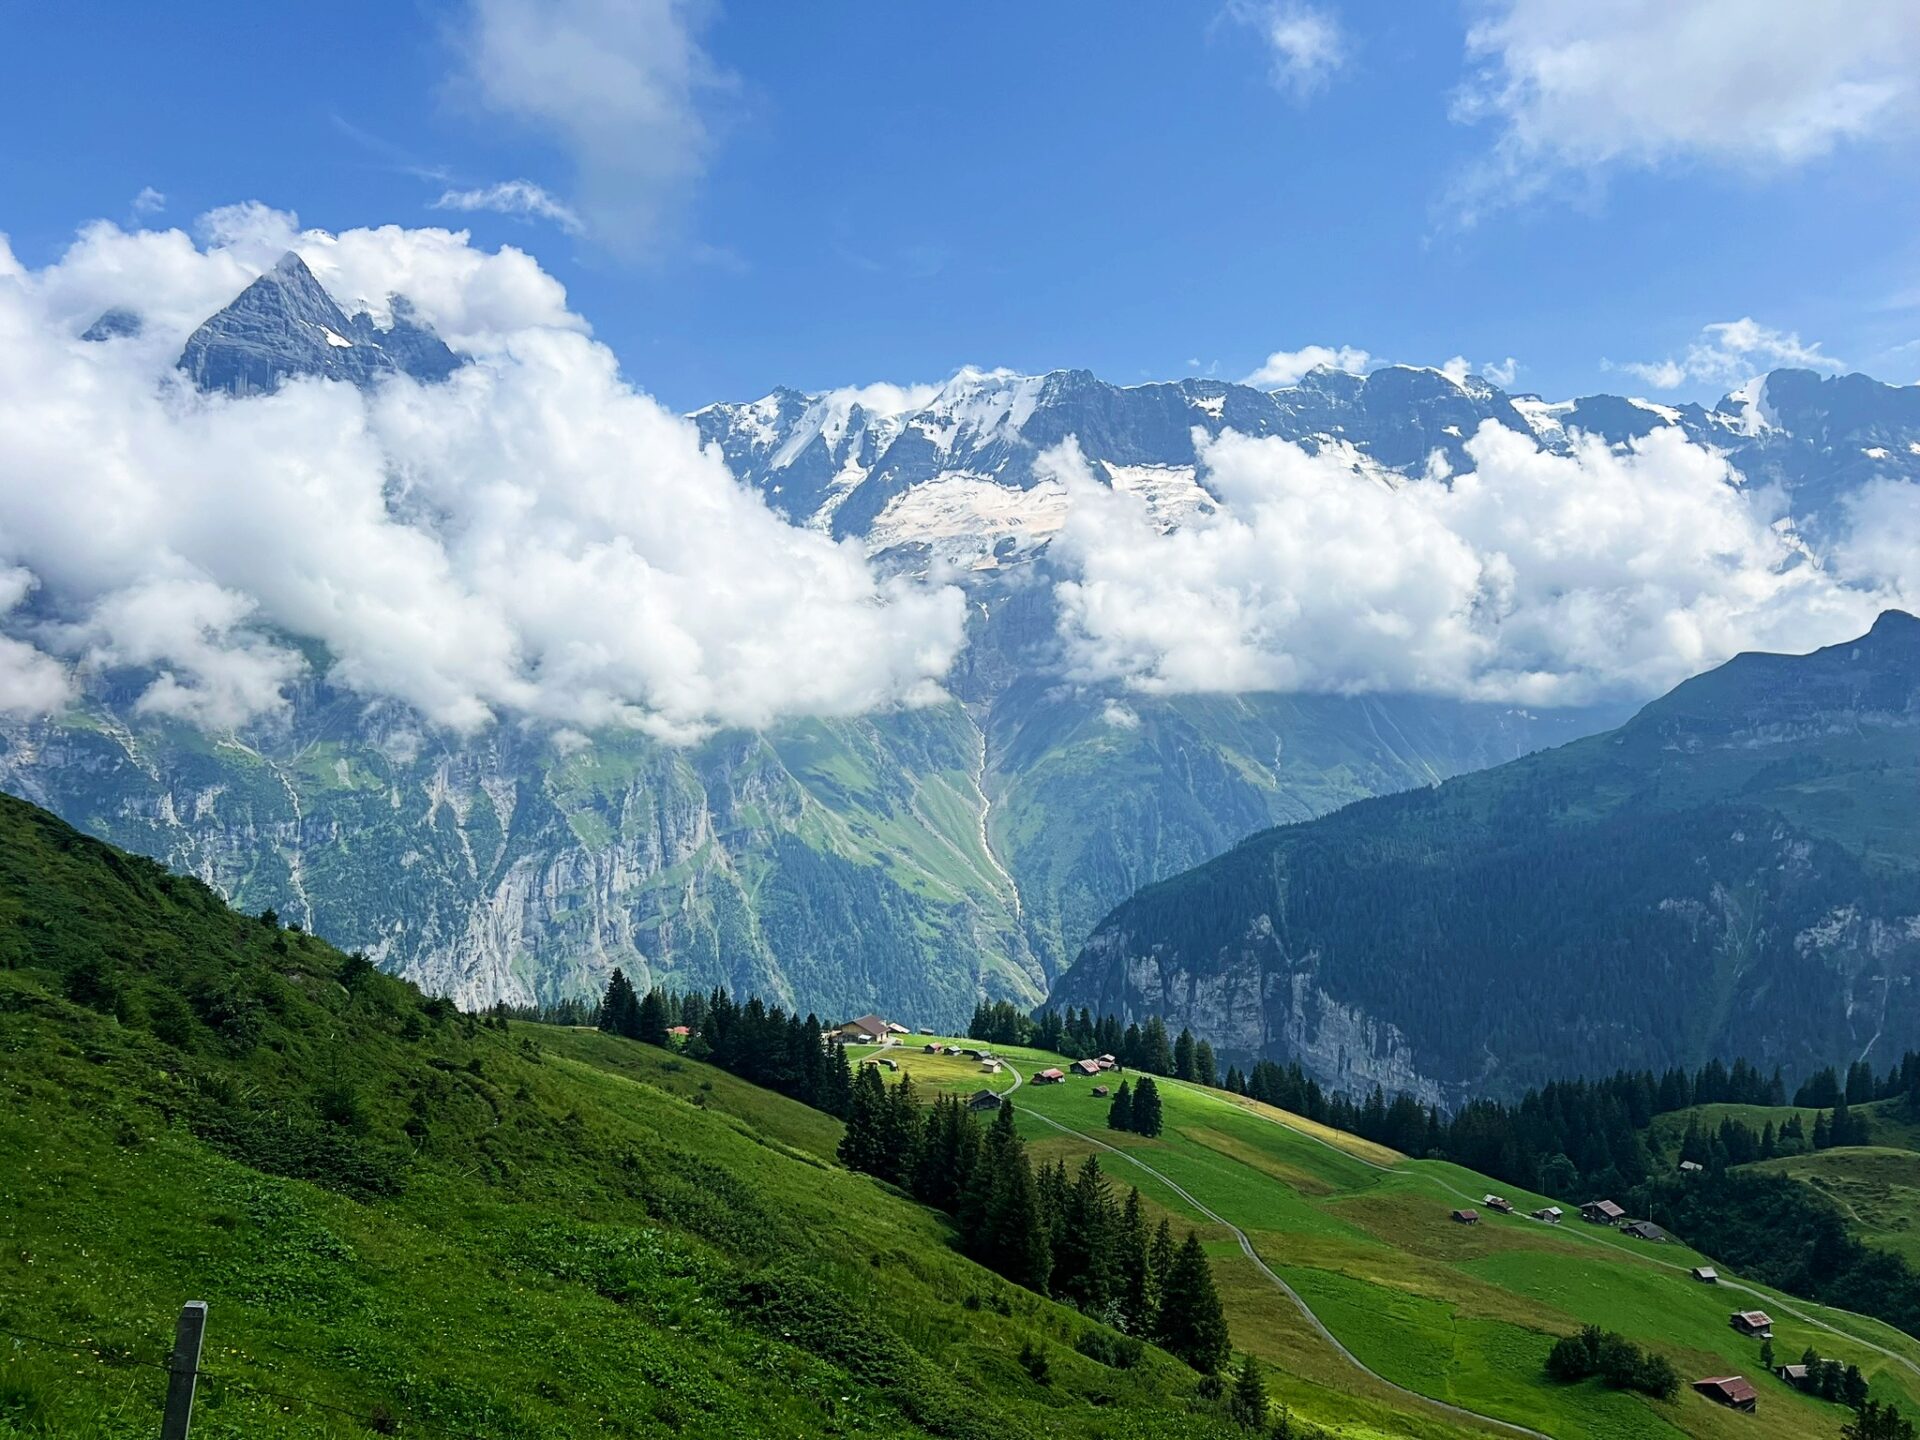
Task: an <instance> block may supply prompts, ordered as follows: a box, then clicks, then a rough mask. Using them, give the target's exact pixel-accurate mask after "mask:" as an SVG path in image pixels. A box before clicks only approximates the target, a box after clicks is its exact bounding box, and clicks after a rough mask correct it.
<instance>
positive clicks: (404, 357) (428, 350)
mask: <svg viewBox="0 0 1920 1440" xmlns="http://www.w3.org/2000/svg"><path fill="white" fill-rule="evenodd" d="M460 363H461V362H460V359H459V357H458V356H456V355H455V354H454V353H453V351H451V350H449V349H448V348H447V347H446V345H445V343H444V342H442V341H441V339H440V337H439V336H437V335H435V334H434V333H433V331H432V329H431V328H429V327H428V326H427V325H425V324H423V323H422V322H420V321H418V320H416V319H415V318H414V315H413V307H412V305H411V304H409V303H408V302H407V301H406V299H405V298H404V297H402V296H395V297H394V300H393V324H392V326H391V327H389V328H388V329H385V330H382V329H380V328H379V327H378V326H376V325H375V324H374V321H373V317H372V316H371V315H368V314H366V313H365V312H364V311H363V312H362V313H360V314H358V315H355V316H354V317H353V318H352V319H348V318H347V316H346V314H345V312H344V311H342V310H341V309H340V307H339V305H337V304H336V303H335V302H334V299H333V297H332V296H331V295H329V294H328V293H327V290H326V287H325V286H323V285H322V284H321V283H320V282H319V281H318V280H317V279H315V278H314V274H313V271H311V270H309V269H308V268H307V263H306V261H304V260H302V259H301V258H300V256H299V255H298V254H296V253H295V252H294V251H292V250H289V251H287V253H286V254H284V255H282V256H281V257H280V259H279V261H278V262H277V263H276V264H275V265H274V267H273V269H271V270H269V271H268V272H267V273H266V274H264V275H262V276H261V277H260V278H259V279H258V280H256V281H254V282H253V283H252V284H251V285H249V286H248V287H247V288H246V289H245V290H242V291H241V292H240V294H239V295H238V296H237V297H235V299H234V301H233V303H232V304H230V305H228V306H227V307H226V309H224V310H222V311H220V312H219V313H218V314H216V315H214V316H212V317H211V318H210V319H208V320H207V321H206V323H205V324H203V325H201V327H200V328H199V329H198V330H196V331H194V332H193V334H192V335H190V336H188V337H187V343H186V347H185V348H184V349H183V350H182V351H181V352H180V368H181V369H182V370H184V371H186V372H187V374H188V375H190V376H192V377H193V382H194V384H195V385H197V386H199V387H200V388H201V389H202V390H224V391H226V392H227V393H228V394H231V395H260V394H270V393H272V392H273V391H275V390H278V389H279V388H280V385H281V383H282V382H283V381H285V380H286V379H287V378H288V377H290V376H300V375H314V376H319V377H320V378H322V379H327V380H344V381H346V382H347V383H348V384H351V385H358V386H361V387H362V388H364V387H366V386H369V385H372V384H373V383H374V382H375V380H377V379H378V378H379V377H380V376H382V375H385V374H403V375H410V376H412V377H413V378H414V379H416V380H426V381H432V380H444V379H445V378H446V377H447V376H448V375H451V374H452V373H453V372H454V370H456V369H457V368H459V365H460Z"/></svg>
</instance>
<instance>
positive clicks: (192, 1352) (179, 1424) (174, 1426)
mask: <svg viewBox="0 0 1920 1440" xmlns="http://www.w3.org/2000/svg"><path fill="white" fill-rule="evenodd" d="M206 1333H207V1302H206V1301H204V1300H189V1301H188V1302H187V1303H186V1304H185V1305H183V1306H181V1307H180V1320H179V1323H178V1324H177V1325H175V1326H174V1329H173V1358H172V1359H171V1360H170V1361H168V1362H167V1370H168V1372H169V1374H168V1379H167V1413H166V1415H165V1417H164V1418H163V1419H162V1420H161V1421H160V1440H187V1432H188V1430H189V1429H191V1428H192V1426H193V1392H194V1387H195V1386H197V1385H198V1384H199V1382H200V1341H201V1339H202V1338H203V1337H204V1336H205V1335H206Z"/></svg>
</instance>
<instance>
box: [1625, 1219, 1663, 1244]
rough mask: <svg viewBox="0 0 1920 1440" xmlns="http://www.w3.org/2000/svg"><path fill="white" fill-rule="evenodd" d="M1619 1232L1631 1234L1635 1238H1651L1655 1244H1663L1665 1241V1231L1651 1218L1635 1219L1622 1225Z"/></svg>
mask: <svg viewBox="0 0 1920 1440" xmlns="http://www.w3.org/2000/svg"><path fill="white" fill-rule="evenodd" d="M1620 1233H1621V1234H1622V1235H1631V1236H1632V1237H1633V1238H1634V1239H1636V1240H1651V1241H1652V1242H1653V1243H1654V1244H1656V1245H1664V1244H1666V1241H1667V1232H1666V1231H1664V1230H1662V1229H1661V1228H1660V1227H1659V1226H1658V1225H1656V1224H1654V1223H1653V1222H1652V1221H1651V1220H1635V1221H1633V1222H1632V1223H1631V1224H1629V1225H1622V1226H1621V1227H1620Z"/></svg>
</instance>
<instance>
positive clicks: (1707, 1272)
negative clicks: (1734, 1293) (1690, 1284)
mask: <svg viewBox="0 0 1920 1440" xmlns="http://www.w3.org/2000/svg"><path fill="white" fill-rule="evenodd" d="M1693 1278H1694V1279H1696V1280H1718V1279H1719V1278H1720V1272H1719V1271H1717V1270H1715V1269H1714V1268H1713V1267H1712V1266H1711V1265H1696V1266H1694V1267H1693Z"/></svg>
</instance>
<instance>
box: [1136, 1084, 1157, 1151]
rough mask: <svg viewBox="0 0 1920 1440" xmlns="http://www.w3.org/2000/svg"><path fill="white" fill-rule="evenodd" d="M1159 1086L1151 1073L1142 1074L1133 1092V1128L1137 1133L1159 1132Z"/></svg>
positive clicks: (1150, 1134) (1153, 1133)
mask: <svg viewBox="0 0 1920 1440" xmlns="http://www.w3.org/2000/svg"><path fill="white" fill-rule="evenodd" d="M1160 1125H1161V1120H1160V1087H1159V1086H1158V1085H1156V1084H1154V1083H1153V1077H1152V1076H1151V1075H1142V1076H1141V1077H1140V1084H1139V1086H1138V1087H1137V1088H1136V1089H1135V1090H1134V1092H1133V1129H1134V1133H1135V1134H1139V1135H1148V1136H1152V1135H1158V1134H1159V1133H1160Z"/></svg>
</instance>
